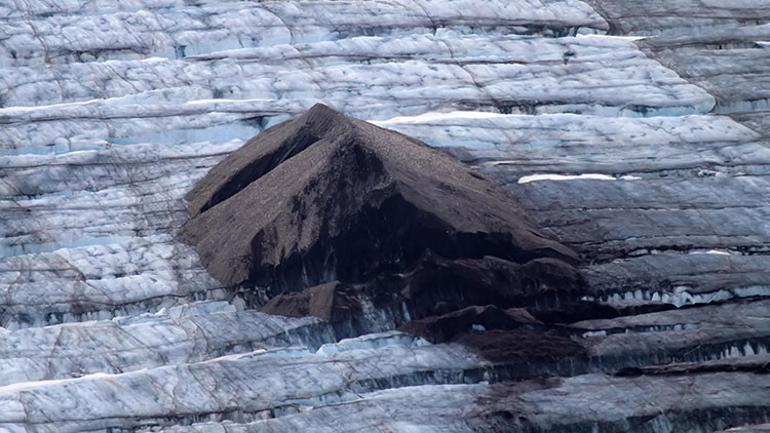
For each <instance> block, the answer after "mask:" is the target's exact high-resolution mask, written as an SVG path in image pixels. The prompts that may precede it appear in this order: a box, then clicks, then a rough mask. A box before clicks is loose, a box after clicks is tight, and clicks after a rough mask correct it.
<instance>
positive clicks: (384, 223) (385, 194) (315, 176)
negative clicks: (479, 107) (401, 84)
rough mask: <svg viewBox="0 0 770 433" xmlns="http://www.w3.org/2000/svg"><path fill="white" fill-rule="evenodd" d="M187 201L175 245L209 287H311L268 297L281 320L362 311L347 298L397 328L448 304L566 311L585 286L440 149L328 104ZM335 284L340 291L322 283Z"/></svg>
mask: <svg viewBox="0 0 770 433" xmlns="http://www.w3.org/2000/svg"><path fill="white" fill-rule="evenodd" d="M188 200H189V202H190V207H191V212H192V215H193V217H192V219H191V220H190V221H189V222H188V223H187V224H186V225H185V226H184V227H183V229H182V231H181V238H182V239H184V240H185V241H187V242H189V243H190V244H192V245H193V246H195V248H196V249H197V251H198V252H199V254H200V257H201V259H202V260H203V262H204V264H205V265H206V266H207V268H208V270H209V272H210V273H211V274H212V275H213V276H214V277H215V278H217V279H219V280H220V281H221V282H222V283H223V284H225V285H227V286H230V287H240V288H242V289H244V291H245V292H246V293H249V291H250V290H251V289H252V288H255V287H259V288H260V289H262V290H263V291H264V293H265V294H266V296H267V297H268V298H273V297H275V296H277V295H280V294H282V293H285V292H299V291H302V290H304V289H307V290H308V291H307V292H306V293H304V294H291V295H289V294H287V295H285V296H284V297H282V298H281V299H280V300H275V301H273V302H272V303H271V304H270V306H268V307H266V308H268V309H269V310H270V311H274V312H278V311H289V312H293V313H298V312H301V313H306V314H313V315H318V316H321V317H322V318H327V319H328V318H331V317H332V316H333V314H332V312H333V311H336V307H335V305H336V304H335V302H336V301H335V300H339V299H344V300H345V306H344V310H345V311H357V310H356V308H355V307H354V306H352V305H348V304H350V303H351V302H352V301H350V300H351V299H354V300H360V299H370V300H371V302H372V303H373V304H374V306H375V307H378V308H382V309H384V310H388V311H391V312H392V314H391V317H392V319H393V323H395V324H398V323H400V322H402V321H404V320H409V319H414V318H419V317H427V316H430V315H433V314H437V313H439V312H440V311H438V310H440V309H441V308H443V309H445V310H449V311H451V310H456V309H461V308H464V307H467V306H469V305H487V304H495V305H498V306H499V307H500V308H509V307H513V306H528V305H538V304H539V303H540V304H547V305H551V306H553V305H558V304H559V303H560V302H563V301H564V299H566V298H568V299H576V297H577V296H578V295H579V292H580V288H581V287H582V284H583V283H582V279H581V277H580V275H579V274H578V272H577V270H576V268H575V267H574V264H575V262H576V256H575V254H574V253H573V252H572V251H571V250H570V249H569V248H567V247H565V246H563V245H561V244H559V243H557V242H555V241H553V240H550V239H547V238H546V237H544V236H542V235H541V234H539V233H538V232H537V230H535V228H534V227H533V226H532V224H531V223H530V220H529V219H528V218H527V217H526V216H525V215H524V214H523V213H522V212H521V211H520V210H519V208H518V206H517V204H516V202H515V201H514V200H513V199H512V198H511V197H510V196H509V195H508V194H507V193H506V192H504V191H502V190H501V189H499V188H497V187H496V186H494V185H493V184H492V183H491V182H489V181H488V180H487V179H485V178H483V177H482V176H480V175H478V174H476V173H475V172H473V171H471V170H470V169H469V168H467V167H465V166H463V165H462V164H461V163H459V162H458V161H456V160H455V159H453V158H452V157H450V156H449V155H447V154H445V153H444V152H442V151H439V150H436V149H433V148H431V147H429V146H427V145H426V144H424V143H422V142H419V141H417V140H414V139H412V138H410V137H407V136H405V135H403V134H400V133H397V132H394V131H390V130H387V129H383V128H380V127H377V126H374V125H372V124H369V123H367V122H363V121H360V120H356V119H351V118H349V117H347V116H345V115H343V114H340V113H338V112H336V111H334V110H332V109H330V108H328V107H325V106H323V105H316V106H314V107H313V108H312V109H310V111H308V112H307V113H305V114H303V115H301V116H299V117H297V118H295V119H292V120H289V121H287V122H284V123H281V124H279V125H276V126H274V127H272V128H269V129H268V130H266V131H264V132H263V133H261V134H260V135H258V136H257V137H255V138H254V139H252V140H250V141H249V142H248V143H246V144H245V145H244V146H243V147H242V148H241V149H239V150H238V151H236V152H234V153H233V154H232V155H230V156H229V157H227V158H226V159H224V160H223V161H222V162H221V163H220V164H219V165H217V166H216V167H214V168H213V169H212V170H211V172H210V173H209V174H208V175H207V176H206V177H204V178H203V179H202V180H201V181H200V182H199V183H198V184H197V185H196V186H195V188H194V189H193V190H192V191H191V192H190V194H189V195H188ZM333 281H340V282H341V283H343V285H337V284H336V283H335V284H334V285H324V284H325V283H330V282H333ZM319 285H321V286H319ZM348 285H349V288H348ZM314 286H319V287H314ZM308 288H310V289H308ZM342 288H345V289H344V290H343V289H342ZM251 292H254V291H253V290H252V291H251ZM351 293H352V294H351ZM247 298H248V296H247ZM250 301H251V304H256V305H258V304H261V303H262V302H264V301H265V300H264V299H258V298H257V297H253V298H252V299H250ZM442 305H443V307H440V306H442ZM396 306H397V307H396ZM404 309H406V311H404Z"/></svg>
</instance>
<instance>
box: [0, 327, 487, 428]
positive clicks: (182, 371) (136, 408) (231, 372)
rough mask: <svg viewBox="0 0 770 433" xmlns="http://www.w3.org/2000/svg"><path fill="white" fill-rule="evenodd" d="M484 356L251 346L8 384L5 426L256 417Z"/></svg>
mask: <svg viewBox="0 0 770 433" xmlns="http://www.w3.org/2000/svg"><path fill="white" fill-rule="evenodd" d="M484 364H485V362H484V361H481V360H479V359H478V358H476V357H475V356H473V355H471V354H469V353H468V352H467V351H466V350H465V349H463V348H462V347H460V346H454V345H451V346H442V347H440V348H434V347H432V346H428V347H413V346H412V344H411V343H409V342H401V343H396V344H393V345H387V346H385V347H380V348H377V349H367V348H361V349H348V350H341V351H339V352H337V353H335V354H331V355H326V354H313V353H310V352H308V351H302V350H278V351H275V352H254V353H244V354H241V355H232V356H226V357H223V358H218V359H213V360H210V361H205V362H201V363H194V364H179V365H175V366H169V367H160V368H155V369H148V370H142V371H136V372H131V373H124V374H119V375H104V374H95V375H90V376H84V377H82V378H80V379H69V380H58V381H47V382H45V381H44V382H28V383H24V384H16V385H9V386H6V387H0V407H1V408H3V409H0V428H6V429H8V430H9V431H23V429H24V428H25V427H24V426H34V429H35V431H37V432H46V431H51V432H54V431H55V432H75V431H83V430H97V429H108V428H127V429H131V428H138V427H142V426H164V425H173V424H176V423H185V422H189V421H186V420H205V419H213V420H220V419H236V420H237V419H246V420H249V419H252V420H253V419H260V418H263V417H270V416H279V415H282V414H285V413H292V412H296V411H298V410H305V409H310V408H311V407H312V406H315V405H319V404H329V403H334V402H344V401H350V400H355V399H357V398H359V396H360V395H361V394H365V393H367V392H370V391H372V390H375V389H378V388H379V387H398V386H406V385H419V384H422V383H429V384H430V383H444V382H448V383H454V382H456V381H460V382H461V383H462V381H463V376H464V373H463V372H464V370H465V369H475V368H478V367H479V366H482V365H484ZM53 402H56V404H53ZM19 429H21V430H19Z"/></svg>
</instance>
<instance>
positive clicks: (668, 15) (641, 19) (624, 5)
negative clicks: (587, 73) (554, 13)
mask: <svg viewBox="0 0 770 433" xmlns="http://www.w3.org/2000/svg"><path fill="white" fill-rule="evenodd" d="M586 3H588V4H589V5H591V6H592V7H593V8H594V9H595V10H596V11H598V12H600V13H601V14H602V16H604V17H605V19H607V21H608V22H610V23H611V27H612V30H611V32H612V33H618V34H635V35H656V34H659V33H664V32H667V31H668V32H679V33H688V34H699V33H700V34H702V33H709V32H711V31H712V30H713V29H714V28H715V27H718V26H725V27H731V28H732V29H737V28H739V27H740V26H741V25H746V24H751V23H755V22H768V21H770V5H768V4H767V2H766V1H764V0H733V1H729V2H721V1H719V0H677V1H674V2H666V3H659V2H649V1H645V0H623V1H615V0H586ZM726 39H727V38H726Z"/></svg>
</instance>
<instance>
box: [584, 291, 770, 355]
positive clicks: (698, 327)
mask: <svg viewBox="0 0 770 433" xmlns="http://www.w3.org/2000/svg"><path fill="white" fill-rule="evenodd" d="M571 327H573V328H576V329H578V330H581V331H584V332H583V334H582V336H583V339H582V340H580V341H581V343H582V344H584V345H585V346H586V347H588V349H589V354H590V356H591V357H593V358H594V361H593V362H596V363H598V364H601V366H602V367H603V368H604V369H608V370H609V369H612V368H613V365H614V366H615V367H614V368H616V369H619V368H622V367H641V366H645V365H650V364H665V363H670V362H701V361H708V360H718V359H734V358H741V357H751V356H753V355H762V354H764V355H766V354H767V353H768V350H770V301H769V300H757V301H753V302H752V301H742V302H732V303H726V304H723V305H709V306H704V307H701V308H686V309H679V310H671V311H663V312H658V313H649V314H640V315H635V316H626V317H619V318H615V319H607V320H590V321H583V322H578V323H574V324H572V325H571Z"/></svg>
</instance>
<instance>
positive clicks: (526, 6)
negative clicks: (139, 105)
mask: <svg viewBox="0 0 770 433" xmlns="http://www.w3.org/2000/svg"><path fill="white" fill-rule="evenodd" d="M0 24H1V25H0V28H2V32H0V40H2V43H0V64H9V65H15V66H17V65H23V64H41V63H44V62H45V63H51V62H55V63H62V62H91V61H103V60H106V59H115V58H141V57H145V56H152V55H160V56H168V57H184V56H186V55H194V54H201V53H208V52H212V51H222V50H226V49H234V48H242V47H253V46H261V45H274V44H278V43H290V42H291V43H301V42H312V41H317V40H327V39H336V38H340V37H348V36H350V35H351V34H352V35H356V34H388V33H402V32H416V33H426V32H430V31H435V30H436V29H437V28H439V27H458V28H469V29H473V28H477V27H484V28H490V29H495V28H497V29H500V30H503V31H506V32H509V31H514V32H521V33H530V32H537V33H543V34H557V35H558V34H566V33H568V32H573V33H574V32H576V31H577V29H578V28H579V27H589V28H593V29H595V30H602V29H606V28H607V24H606V23H605V22H604V20H603V19H602V18H601V17H600V16H599V15H598V14H597V13H596V12H594V11H593V10H592V9H591V8H590V7H588V6H587V5H586V4H585V3H583V2H581V1H578V0H549V1H535V0H516V1H513V2H507V1H500V0H495V1H485V2H484V3H483V4H479V3H477V2H472V1H469V0H451V1H441V2H435V1H426V0H417V1H405V0H399V1H391V2H378V1H372V0H366V1H356V2H347V3H340V2H334V1H328V0H314V1H302V2H300V1H267V2H258V3H253V2H236V1H219V2H214V1H205V2H196V3H190V2H182V1H153V0H143V1H129V2H121V3H120V4H115V3H110V2H89V1H82V0H79V1H78V0H74V1H73V0H69V1H63V2H57V3H56V5H55V6H53V5H52V4H49V3H48V2H43V1H32V2H27V3H23V4H14V5H13V6H11V5H7V6H2V5H0Z"/></svg>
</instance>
